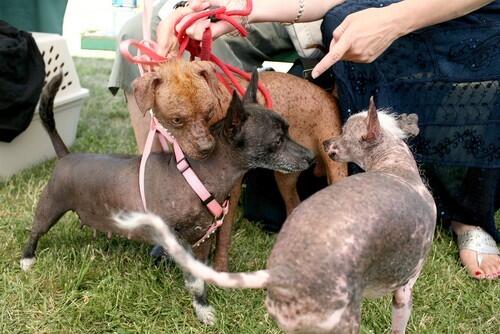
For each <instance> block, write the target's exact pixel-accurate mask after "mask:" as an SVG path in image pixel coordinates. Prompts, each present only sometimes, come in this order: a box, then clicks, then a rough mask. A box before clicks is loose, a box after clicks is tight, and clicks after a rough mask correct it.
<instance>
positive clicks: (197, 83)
mask: <svg viewBox="0 0 500 334" xmlns="http://www.w3.org/2000/svg"><path fill="white" fill-rule="evenodd" d="M260 81H261V82H262V83H263V84H264V85H265V87H266V89H267V90H268V91H269V93H270V95H271V97H272V101H273V110H274V111H276V112H277V113H278V114H280V116H282V117H283V118H284V119H285V120H286V121H287V122H288V124H290V136H291V137H292V139H294V140H296V141H297V142H298V143H299V144H301V145H304V146H305V147H307V148H308V149H310V150H311V151H313V152H314V154H315V155H316V157H317V160H316V168H315V174H317V175H321V174H323V173H325V172H326V175H327V177H328V181H329V183H331V182H336V181H338V180H340V179H342V178H343V177H345V176H347V167H346V164H343V163H339V162H336V161H333V160H331V159H329V158H328V155H327V154H326V152H324V151H323V149H322V145H321V144H322V142H323V141H324V140H326V139H328V138H331V137H334V136H337V135H339V134H340V131H341V121H340V113H339V110H338V106H337V102H336V100H335V99H334V98H333V96H332V95H331V94H328V93H327V92H325V91H324V90H323V89H321V88H320V87H318V86H316V85H314V84H312V83H310V82H308V81H307V80H304V79H300V78H298V77H295V76H293V75H289V74H285V73H279V72H263V73H261V74H260ZM240 83H241V84H242V85H243V86H246V85H247V82H244V80H240ZM255 93H258V92H255ZM134 95H135V99H136V101H137V104H138V106H139V109H140V110H141V111H142V112H143V113H145V112H146V111H147V110H149V109H151V108H152V109H153V111H154V114H155V116H156V117H157V118H158V119H159V120H160V122H161V123H162V124H163V125H164V126H165V127H166V128H167V129H168V130H169V131H170V132H171V133H172V134H173V135H174V136H175V138H176V139H177V142H178V143H179V145H180V146H181V148H182V149H183V150H184V152H185V153H186V155H188V156H190V157H192V158H194V159H203V158H206V157H207V156H208V155H209V154H210V152H211V150H212V149H213V146H214V143H215V141H214V138H213V136H212V135H211V133H210V131H209V129H210V125H211V124H213V122H216V121H217V120H218V119H220V118H222V117H224V116H225V113H226V110H227V106H228V105H229V101H230V99H231V94H230V93H229V92H228V90H227V89H226V87H224V85H223V84H222V83H221V82H220V81H219V80H218V79H217V72H216V67H215V65H214V64H213V63H211V62H206V61H192V62H187V61H183V60H178V61H169V62H166V63H165V64H163V65H161V66H160V67H159V68H158V71H157V72H148V73H146V74H145V75H144V76H142V77H139V78H137V79H136V80H135V81H134ZM257 98H258V99H259V102H261V103H262V102H263V97H262V96H261V94H258V96H257ZM299 175H300V172H296V173H286V174H284V173H280V172H276V173H275V177H276V183H277V185H278V189H279V191H280V194H281V196H282V198H283V201H284V203H285V207H286V211H287V214H289V213H290V212H291V211H292V210H293V209H294V208H295V207H296V206H297V205H298V204H299V203H300V199H299V195H298V193H297V188H296V183H297V180H298V177H299ZM240 192H241V182H238V183H237V184H236V186H235V188H234V189H233V191H232V192H231V205H230V209H229V213H228V214H227V216H226V219H225V223H224V225H223V226H222V227H221V228H220V229H219V232H218V235H217V247H216V252H215V260H214V262H215V268H216V269H217V270H220V271H226V270H227V269H228V268H227V266H228V250H229V245H230V240H231V226H232V223H233V221H234V219H235V213H236V207H237V204H238V200H239V197H240Z"/></svg>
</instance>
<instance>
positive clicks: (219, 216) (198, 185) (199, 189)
mask: <svg viewBox="0 0 500 334" xmlns="http://www.w3.org/2000/svg"><path fill="white" fill-rule="evenodd" d="M149 112H150V114H151V123H150V128H149V133H148V137H147V139H146V145H145V146H144V152H143V154H142V157H141V164H140V166H139V190H140V192H141V199H142V205H143V206H144V210H147V207H146V194H145V190H144V174H145V170H146V162H147V160H148V157H149V155H150V154H151V148H152V146H153V141H154V138H155V135H156V133H160V136H158V138H159V140H160V144H161V146H162V148H163V151H165V152H166V151H167V150H168V145H167V142H166V140H167V141H168V142H169V143H170V144H172V146H173V149H174V157H175V162H176V164H177V169H178V170H179V172H180V173H181V174H182V176H184V178H185V179H186V181H187V183H188V184H189V186H190V187H191V189H193V191H194V192H195V193H196V195H198V197H199V198H200V200H201V201H202V202H203V204H205V206H206V207H207V209H208V210H209V211H210V213H212V215H213V216H214V217H215V222H214V223H213V224H212V225H210V227H209V228H208V230H207V232H206V233H205V235H204V236H203V237H202V238H201V239H200V240H198V241H197V242H196V243H195V244H194V245H193V247H197V246H199V245H200V244H202V243H203V242H204V241H205V240H207V239H208V238H209V237H210V236H211V235H212V234H213V233H214V232H215V231H216V230H217V228H219V226H221V225H222V223H223V222H224V216H225V215H226V214H227V212H228V206H229V200H227V199H226V200H225V201H224V203H223V204H222V205H220V204H219V202H217V200H216V199H215V198H214V196H213V195H212V194H211V193H210V192H209V191H208V190H207V188H206V187H205V186H204V185H203V183H202V182H201V180H200V178H199V177H198V176H197V175H196V173H195V172H194V171H193V169H192V168H191V166H190V165H189V162H188V161H187V159H186V156H185V155H184V152H182V150H181V147H180V146H179V144H178V143H177V141H176V140H175V138H174V137H173V136H172V135H171V134H170V133H169V132H168V130H167V129H165V128H164V127H163V126H162V125H161V124H160V122H158V120H157V119H156V117H154V116H153V111H152V110H150V111H149Z"/></svg>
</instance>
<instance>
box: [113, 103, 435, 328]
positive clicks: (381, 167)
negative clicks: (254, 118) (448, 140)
mask: <svg viewBox="0 0 500 334" xmlns="http://www.w3.org/2000/svg"><path fill="white" fill-rule="evenodd" d="M403 121H408V122H410V123H412V124H411V125H412V126H410V127H403V129H406V130H408V131H409V132H408V133H405V132H404V131H403V130H402V128H400V127H399V126H398V122H397V120H396V119H395V118H393V117H392V116H390V115H387V114H385V113H378V112H377V111H376V109H375V105H374V104H373V101H371V104H370V108H369V111H368V112H362V113H359V114H356V115H354V116H352V117H350V118H349V119H348V121H347V123H346V124H345V126H344V129H343V134H342V136H341V137H338V138H334V139H331V140H328V141H327V142H325V143H324V145H325V148H326V149H327V151H328V153H329V155H330V156H331V157H332V158H334V159H338V160H341V161H352V162H355V163H356V164H358V165H359V166H361V167H362V168H363V169H365V171H366V172H365V173H361V174H357V175H354V176H350V177H347V178H345V179H343V180H342V181H339V182H337V183H335V184H333V185H331V186H329V187H327V188H325V189H323V190H321V191H319V192H318V193H316V194H314V195H313V196H311V197H310V198H308V199H307V200H306V201H304V202H303V203H302V204H300V205H299V206H298V207H297V208H296V209H295V210H294V211H293V212H292V214H291V215H290V216H289V217H288V219H287V220H286V222H285V224H284V226H283V228H282V230H281V232H280V233H279V235H278V238H277V241H276V244H275V245H274V247H273V250H272V252H271V255H270V257H269V259H268V264H267V268H268V269H267V270H261V271H257V272H253V273H219V272H215V271H213V270H212V269H210V268H208V267H206V266H205V265H204V264H203V263H200V262H198V261H193V259H192V258H190V256H189V254H186V252H185V250H183V249H182V247H179V244H178V243H177V240H176V238H175V235H174V234H173V233H171V231H170V230H169V229H168V228H167V227H166V225H165V224H164V223H163V222H162V221H161V219H159V218H158V217H155V216H151V215H140V214H136V215H133V216H132V217H127V218H120V219H118V225H120V226H121V227H123V228H127V229H130V230H131V231H134V230H136V229H139V230H147V231H149V233H150V237H151V238H152V239H154V240H155V241H156V242H158V243H160V244H162V246H163V247H165V248H166V249H167V251H168V252H169V254H170V255H171V256H172V257H173V258H174V260H176V261H177V262H178V263H179V264H180V265H181V266H182V267H183V268H184V270H186V271H189V272H191V273H192V274H193V275H195V276H196V277H199V278H202V279H203V280H205V281H207V282H209V283H213V284H216V285H218V286H221V287H230V288H267V298H266V307H267V309H268V311H269V313H270V314H271V315H272V316H273V317H274V318H275V319H276V321H277V322H278V324H279V326H280V327H281V328H282V329H284V330H285V331H286V332H288V333H358V332H359V328H360V317H361V302H362V299H363V297H377V296H382V295H384V294H387V293H393V302H392V304H393V309H392V333H404V332H405V329H406V325H407V322H408V319H409V317H410V313H411V303H412V301H411V299H412V288H413V285H414V283H415V281H416V279H417V278H418V276H419V274H420V271H421V270H422V267H423V264H424V260H425V258H426V256H427V254H428V252H429V250H430V247H431V243H432V238H433V234H434V228H435V221H436V207H435V204H434V201H433V198H432V196H431V194H430V193H429V191H428V190H427V188H426V187H425V185H424V184H423V182H422V180H421V178H420V175H419V171H418V169H417V166H416V163H415V160H414V158H413V156H412V154H411V152H410V150H409V149H408V146H407V145H406V144H405V143H404V141H403V140H402V138H403V137H404V136H405V135H410V134H416V133H417V132H418V127H417V124H416V118H415V116H414V115H411V117H406V118H405V119H403ZM400 124H402V123H400ZM145 225H146V226H148V228H144V226H145Z"/></svg>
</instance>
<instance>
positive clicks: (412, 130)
mask: <svg viewBox="0 0 500 334" xmlns="http://www.w3.org/2000/svg"><path fill="white" fill-rule="evenodd" d="M398 125H399V128H400V129H401V130H403V131H404V133H406V134H407V135H408V136H410V137H415V136H417V135H418V134H419V132H420V129H419V128H418V115H417V114H409V115H407V114H401V115H399V117H398Z"/></svg>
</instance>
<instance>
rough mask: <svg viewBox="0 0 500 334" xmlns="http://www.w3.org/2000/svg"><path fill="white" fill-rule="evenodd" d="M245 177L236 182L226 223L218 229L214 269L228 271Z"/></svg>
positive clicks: (225, 219)
mask: <svg viewBox="0 0 500 334" xmlns="http://www.w3.org/2000/svg"><path fill="white" fill-rule="evenodd" d="M242 182H243V178H241V179H240V180H238V181H237V182H236V186H234V188H233V189H232V190H231V198H230V199H229V211H228V213H227V215H226V217H225V218H224V224H222V226H221V227H219V230H218V231H217V242H216V244H215V255H214V269H215V270H217V271H224V272H226V271H228V257H229V248H230V247H231V233H232V231H233V224H234V220H235V219H236V211H237V210H238V203H239V200H240V195H241V183H242Z"/></svg>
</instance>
